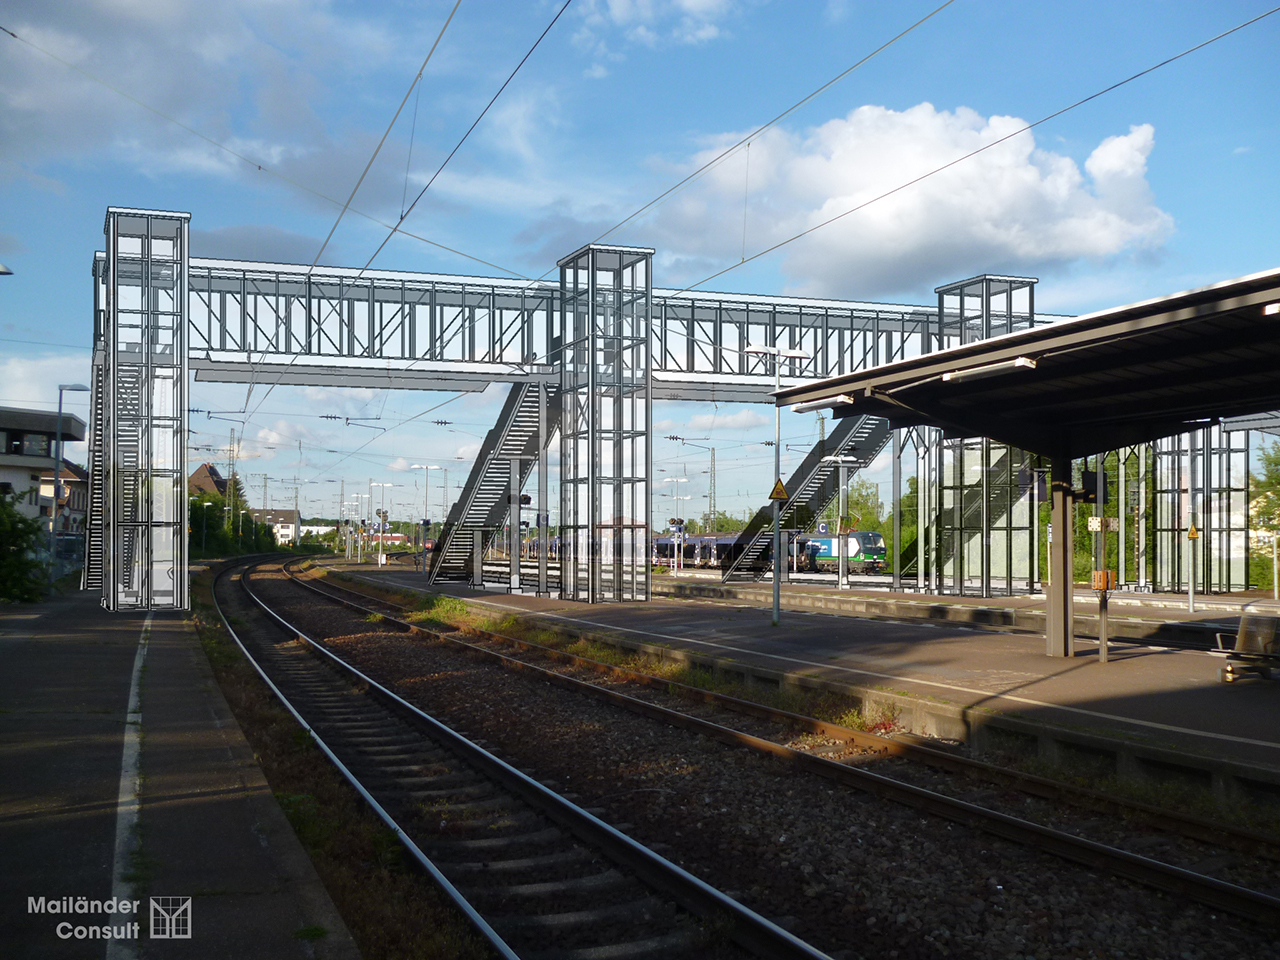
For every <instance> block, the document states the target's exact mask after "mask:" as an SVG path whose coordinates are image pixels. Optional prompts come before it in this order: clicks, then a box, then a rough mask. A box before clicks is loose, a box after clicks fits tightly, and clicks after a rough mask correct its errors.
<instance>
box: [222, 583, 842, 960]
mask: <svg viewBox="0 0 1280 960" xmlns="http://www.w3.org/2000/svg"><path fill="white" fill-rule="evenodd" d="M241 584H242V586H243V587H244V590H245V592H246V594H247V595H248V596H249V598H250V599H252V600H253V601H254V602H255V603H256V604H257V605H258V606H259V607H261V608H262V610H263V611H264V612H265V613H266V614H267V615H268V616H270V617H272V618H273V619H274V620H275V621H276V622H278V623H279V624H280V625H281V626H282V627H284V628H285V629H286V630H288V631H289V632H291V633H293V634H295V635H296V636H297V637H299V638H300V639H301V640H303V641H304V642H305V643H306V644H307V645H308V647H309V649H311V650H312V651H314V652H316V653H318V654H320V655H321V657H322V658H323V659H325V661H326V662H328V663H330V664H332V665H333V666H336V667H337V668H338V669H339V670H340V671H342V672H343V673H345V674H347V675H348V676H350V677H352V678H354V679H355V680H356V681H357V682H359V683H361V684H367V685H368V691H369V692H370V693H371V694H372V695H373V696H375V697H376V698H377V699H378V700H381V701H382V702H384V703H386V704H387V705H389V706H391V707H392V708H393V709H395V710H396V711H397V712H398V713H400V714H402V715H404V716H406V717H408V718H409V719H410V720H411V721H412V722H414V723H415V724H417V725H420V726H423V727H426V729H427V730H428V732H429V735H430V736H431V737H432V738H434V739H437V740H438V741H439V742H441V743H442V744H444V745H445V746H446V748H447V749H449V750H451V751H453V752H455V753H456V754H457V755H458V756H460V757H461V758H462V759H463V760H464V761H465V762H466V763H468V764H470V765H471V766H474V767H476V768H478V769H479V770H481V771H482V772H483V773H485V774H486V775H487V776H489V777H491V778H492V779H493V780H495V781H496V782H498V783H499V784H500V785H501V786H502V787H504V788H505V789H507V790H509V791H510V792H511V793H513V794H515V795H516V796H517V797H519V798H520V799H522V800H524V801H525V802H526V803H528V804H529V805H530V806H532V807H534V808H535V809H537V810H538V811H539V812H540V813H543V814H545V815H546V816H547V817H548V818H549V819H551V820H553V821H555V822H556V823H557V824H559V825H560V826H562V827H564V828H565V829H566V830H568V831H569V832H570V833H572V834H573V835H574V836H576V837H578V838H579V839H580V840H583V841H584V842H586V843H588V844H590V845H592V846H593V847H595V848H596V849H597V850H600V851H602V852H604V853H605V854H606V855H607V856H609V857H610V858H611V859H612V860H613V861H614V862H615V863H618V864H619V865H621V866H624V867H626V868H627V869H629V870H631V871H632V872H633V873H634V874H635V875H636V876H637V877H639V878H640V879H641V880H642V881H644V882H645V883H647V884H649V885H650V886H651V887H653V888H654V889H655V890H658V891H660V892H663V893H666V894H667V895H669V896H671V897H672V898H673V899H674V900H676V901H677V902H678V903H679V904H680V905H681V906H683V907H684V908H685V909H687V910H689V911H690V912H692V913H695V914H697V915H698V916H701V917H703V918H712V919H716V920H727V921H728V923H727V929H726V930H725V933H726V934H727V936H728V937H729V938H730V939H732V940H733V941H734V942H735V943H737V944H738V945H739V946H741V947H743V948H744V949H746V950H747V951H748V952H750V953H752V954H755V955H757V956H762V957H768V958H778V960H831V958H830V957H829V956H828V955H827V954H825V953H823V952H822V951H820V950H818V949H816V948H815V947H813V946H811V945H810V944H808V943H806V942H804V941H803V940H801V939H800V938H799V937H796V936H795V935H793V934H791V933H788V932H787V931H786V930H783V929H782V928H781V927H779V926H778V925H777V924H775V923H773V922H772V921H770V920H768V919H766V918H765V917H762V916H760V915H759V914H758V913H756V912H755V911H753V910H750V909H749V908H747V907H745V906H743V905H742V904H740V903H738V902H737V901H736V900H734V899H733V898H731V897H729V896H726V895H725V894H724V893H722V892H721V891H719V890H717V889H716V888H715V887H712V886H711V885H710V884H708V883H706V882H705V881H703V880H700V879H699V878H697V877H695V876H694V875H693V874H691V873H689V872H688V871H686V870H684V869H683V868H681V867H679V866H677V865H676V864H674V863H672V862H670V861H669V860H667V859H666V858H665V857H662V856H660V855H659V854H657V853H655V852H654V851H652V850H650V849H649V848H648V847H646V846H644V845H643V844H641V843H638V842H637V841H635V840H633V839H632V838H631V837H629V836H627V835H626V834H625V833H623V832H621V831H620V830H618V829H616V828H615V827H612V826H610V825H609V824H607V823H605V822H604V821H603V820H600V819H599V818H598V817H595V816H593V815H592V814H590V813H588V812H587V811H585V810H583V809H582V808H581V807H578V806H576V805H575V804H573V803H571V802H570V801H568V800H566V799H565V798H564V797H562V796H560V795H559V794H558V793H556V792H555V791H554V790H551V789H550V788H548V787H545V786H543V785H542V784H541V783H539V782H538V781H536V780H534V779H533V778H532V777H530V776H528V775H527V774H525V773H523V772H521V771H520V770H517V769H516V768H515V767H513V766H511V765H510V764H508V763H506V762H505V761H503V760H501V759H499V758H498V757H496V756H494V755H493V754H492V753H490V752H489V751H487V750H485V749H483V748H482V747H480V746H479V745H477V744H475V743H472V742H471V741H470V740H468V739H467V738H465V737H463V736H462V735H461V734H459V733H457V732H455V731H454V730H452V729H451V728H450V727H448V726H446V725H445V724H443V723H441V722H440V721H439V720H436V719H435V718H434V717H432V716H430V715H429V714H427V713H425V712H424V711H422V710H421V709H420V708H418V707H416V706H414V705H413V704H412V703H410V702H409V701H407V700H405V699H404V698H402V697H401V696H399V695H398V694H396V693H394V692H392V691H391V690H389V689H388V688H386V687H385V686H383V685H382V684H380V683H378V681H376V680H374V679H373V678H372V677H370V676H368V675H367V674H365V673H363V672H362V671H361V670H359V669H358V668H356V667H355V666H353V665H351V664H349V663H347V662H346V661H345V660H343V659H342V658H341V657H339V656H338V655H337V654H335V653H334V652H333V651H331V650H329V649H328V648H326V647H325V645H324V644H323V643H321V642H318V641H316V640H314V639H312V638H311V637H309V636H307V635H306V634H305V633H304V632H303V631H301V630H299V629H298V628H297V627H296V626H294V625H293V624H290V623H289V622H288V621H287V620H285V619H284V618H283V617H281V616H280V615H279V614H277V613H276V612H275V611H274V610H272V609H271V608H270V607H269V606H267V604H266V603H264V602H263V600H262V599H261V598H260V597H258V596H257V595H256V594H255V593H254V592H253V590H252V589H251V588H250V586H249V585H248V583H247V581H246V580H245V579H244V578H243V577H242V579H241ZM317 592H320V591H317ZM321 593H322V592H321ZM322 595H323V593H322ZM330 599H332V600H335V601H336V600H337V599H338V598H336V597H330ZM370 612H374V611H370ZM223 622H224V623H225V622H226V620H225V618H224V619H223ZM397 623H399V621H397ZM402 625H403V626H405V627H409V628H410V629H414V628H412V627H411V626H410V625H408V624H402ZM229 629H230V627H229V626H228V630H229ZM237 643H239V641H238V640H237ZM240 647H241V649H242V650H243V649H244V645H243V644H240ZM246 655H248V654H247V653H246ZM255 667H256V668H257V669H258V672H259V673H260V674H261V673H262V670H261V668H260V667H257V664H256V663H255ZM272 689H273V691H274V692H276V695H277V696H280V693H279V691H278V690H277V688H276V687H275V686H274V684H273V685H272ZM284 702H286V703H287V701H284ZM291 710H292V708H291ZM293 712H294V713H295V716H296V715H297V714H296V711H293ZM313 736H314V733H313ZM326 754H328V755H330V756H332V753H331V751H328V750H326ZM334 760H335V763H337V762H338V761H337V760H336V758H334ZM340 768H341V769H343V770H344V771H345V767H341V765H340ZM345 775H347V776H348V777H350V774H349V773H346V774H345ZM353 782H354V781H353ZM359 789H360V790H361V793H362V795H364V796H366V798H367V799H370V802H371V803H372V802H374V801H372V799H371V798H369V797H368V793H367V791H365V790H364V789H363V788H359ZM377 809H379V810H380V809H381V808H380V807H379V808H377ZM387 822H388V824H389V825H390V822H391V821H389V820H388V821H387ZM393 829H395V828H393ZM398 833H399V835H402V836H403V832H402V831H398ZM405 839H406V840H407V838H405ZM413 849H414V850H418V848H417V847H416V846H415V847H414V848H413ZM416 855H418V856H421V857H422V862H424V863H425V862H429V861H427V858H426V857H425V855H422V854H421V851H420V850H419V851H418V852H417V854H416ZM429 870H430V872H431V874H432V876H433V877H437V878H439V879H440V880H441V881H442V882H443V883H445V884H447V883H448V881H447V880H445V879H444V878H443V875H442V874H440V871H439V869H438V868H436V867H435V866H434V865H432V866H431V867H430V868H429ZM448 889H450V890H453V889H454V888H453V887H452V885H449V887H448ZM452 895H453V894H451V896H452ZM458 896H459V897H460V896H461V894H458ZM473 913H475V911H474V908H470V907H468V916H471V915H472V914H473ZM475 916H477V917H479V914H475ZM481 919H483V918H481ZM486 927H487V924H486ZM490 929H491V928H490ZM494 936H495V937H496V936H497V934H496V933H494ZM499 942H501V941H500V940H499Z"/></svg>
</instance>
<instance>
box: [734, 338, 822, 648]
mask: <svg viewBox="0 0 1280 960" xmlns="http://www.w3.org/2000/svg"><path fill="white" fill-rule="evenodd" d="M744 352H745V353H760V354H765V355H767V356H771V357H773V392H774V393H777V392H778V391H779V390H781V389H782V358H783V357H792V358H795V359H797V360H808V359H809V354H807V353H805V352H804V351H803V350H784V349H783V348H781V347H747V348H746V350H745V351H744ZM773 477H774V490H775V491H776V490H777V488H778V486H779V485H781V483H782V408H781V407H780V406H778V405H777V403H775V404H774V406H773ZM771 492H772V491H771ZM769 499H770V500H773V625H774V626H775V627H776V626H777V625H778V622H779V620H780V619H781V613H782V579H781V568H780V567H779V564H780V563H783V562H785V561H783V560H782V558H781V554H782V527H781V525H780V523H781V520H780V518H781V507H780V503H781V500H779V499H775V498H774V497H772V496H770V498H769Z"/></svg>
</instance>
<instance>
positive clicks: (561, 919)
mask: <svg viewBox="0 0 1280 960" xmlns="http://www.w3.org/2000/svg"><path fill="white" fill-rule="evenodd" d="M675 917H676V908H675V906H674V905H673V904H671V903H668V902H666V901H664V900H659V899H658V898H657V897H645V898H644V899H642V900H630V901H628V902H626V903H615V904H612V905H611V906H607V907H591V908H589V909H586V910H569V911H564V912H562V913H539V914H530V915H527V916H525V915H519V914H512V915H507V916H499V917H494V918H493V920H492V921H491V922H492V924H493V926H494V927H495V928H496V929H497V930H498V931H500V932H507V931H517V930H563V929H567V928H570V927H578V926H582V925H584V924H588V923H617V922H619V921H622V922H627V923H650V922H652V921H654V920H661V919H666V920H672V921H673V920H675Z"/></svg>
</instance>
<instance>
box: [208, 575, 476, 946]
mask: <svg viewBox="0 0 1280 960" xmlns="http://www.w3.org/2000/svg"><path fill="white" fill-rule="evenodd" d="M211 583H212V575H211V572H205V573H202V574H200V575H199V576H197V577H193V578H192V601H193V603H192V619H193V621H194V623H195V626H196V630H197V632H198V636H199V637H200V642H201V645H202V646H203V647H204V650H205V653H206V655H207V656H208V658H209V662H210V664H211V665H212V667H213V671H214V675H215V676H216V678H217V680H218V684H219V686H220V687H221V688H222V692H223V694H224V695H225V696H226V698H227V702H228V703H229V704H230V705H231V709H232V712H233V713H234V714H235V716H236V720H237V721H238V722H239V724H240V727H241V729H242V730H243V731H244V733H245V736H246V738H247V739H248V741H249V744H250V746H251V747H252V748H253V751H254V755H255V757H256V758H257V760H258V762H259V763H260V764H261V766H262V770H263V773H264V774H265V775H266V778H267V782H268V783H269V784H270V786H271V789H272V791H273V793H274V794H275V796H276V798H277V800H278V801H279V803H280V806H281V809H282V810H283V811H284V812H285V815H286V817H287V818H288V819H289V822H290V824H291V825H292V826H293V829H294V831H295V833H297V835H298V838H299V840H300V841H301V842H302V844H303V847H304V848H305V849H306V850H307V852H308V853H309V854H310V856H311V860H312V863H314V864H315V868H316V872H317V873H318V874H319V875H320V879H321V880H322V881H323V883H324V885H325V887H326V888H327V889H328V891H329V895H330V897H331V898H332V899H333V902H334V904H335V906H336V907H337V908H338V912H339V913H340V914H341V915H342V918H343V920H345V921H346V924H347V927H348V928H349V929H350V930H351V934H352V936H353V937H354V938H355V941H356V944H357V945H358V947H359V949H360V952H361V954H362V955H363V956H364V957H365V958H366V960H375V958H380V960H410V958H413V960H453V958H459V960H472V958H476V960H478V958H482V957H490V956H492V954H491V953H490V951H489V950H488V947H487V945H486V944H485V943H484V942H483V941H481V940H480V939H479V938H478V937H477V936H476V935H475V934H474V933H473V932H472V930H471V928H470V925H469V924H467V922H466V920H465V919H464V918H463V917H462V916H461V914H459V913H458V912H457V911H456V910H455V909H454V908H453V906H452V904H450V903H449V902H448V901H447V900H446V898H445V897H444V896H443V894H441V892H440V891H439V889H438V888H437V887H436V886H435V885H434V884H433V883H432V881H431V880H430V878H428V877H427V876H425V875H424V874H422V873H420V872H419V871H417V870H416V869H411V868H410V866H409V860H408V858H407V857H406V856H405V855H404V851H403V848H402V847H401V846H400V844H399V842H398V841H397V840H396V839H395V835H394V833H392V831H390V830H388V829H387V828H386V826H385V825H384V824H383V823H382V821H381V820H380V819H378V818H377V816H375V815H374V813H373V812H372V811H371V810H370V809H369V808H368V807H367V806H366V805H365V803H364V801H363V800H362V799H361V797H360V795H359V794H357V793H356V792H355V791H354V790H353V789H352V788H351V787H350V786H349V785H348V784H347V783H346V781H345V780H343V779H342V778H341V776H340V775H339V774H338V772H337V771H336V770H335V769H334V768H333V767H332V766H331V765H330V764H328V763H326V762H322V761H321V760H320V758H319V755H318V753H317V748H316V746H315V743H314V741H312V739H311V737H310V736H309V735H308V734H307V733H306V731H304V730H302V728H301V727H299V726H298V724H297V722H296V721H295V720H294V719H293V717H292V716H291V715H290V714H289V713H288V712H287V711H286V710H285V709H284V708H283V707H282V706H280V704H279V703H278V702H277V701H276V700H275V699H274V697H273V696H272V695H271V692H270V690H269V689H268V688H267V687H266V685H265V684H264V683H263V682H262V680H261V679H260V678H259V677H258V675H257V673H256V672H255V671H254V669H253V667H252V666H251V665H250V664H249V663H248V661H247V660H245V659H244V657H243V656H242V655H241V653H240V651H239V648H238V647H236V645H235V642H234V641H233V640H232V639H231V637H230V636H229V635H228V634H227V633H226V631H225V629H223V627H222V624H221V622H220V621H219V620H218V617H217V614H216V612H214V610H213V606H212V602H211V595H210V585H211ZM327 934H328V931H326V930H324V929H323V928H321V927H304V928H302V929H301V930H299V931H298V932H297V933H295V936H296V937H297V938H298V939H300V940H304V941H313V940H319V939H321V938H323V937H324V936H327Z"/></svg>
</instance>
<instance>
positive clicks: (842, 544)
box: [836, 463, 849, 590]
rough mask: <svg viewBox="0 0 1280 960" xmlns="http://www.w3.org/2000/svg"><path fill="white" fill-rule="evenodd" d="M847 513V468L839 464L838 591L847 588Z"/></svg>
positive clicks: (837, 525)
mask: <svg viewBox="0 0 1280 960" xmlns="http://www.w3.org/2000/svg"><path fill="white" fill-rule="evenodd" d="M848 512H849V468H848V467H846V466H845V465H844V464H843V463H842V464H840V516H839V518H838V519H837V520H836V557H837V560H836V562H837V563H839V564H840V567H839V571H840V575H839V577H838V578H837V579H836V584H837V586H838V588H839V589H841V590H844V589H845V588H846V587H848V586H849V534H848V532H847V531H846V530H845V528H844V518H845V515H846V514H847V513H848Z"/></svg>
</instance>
